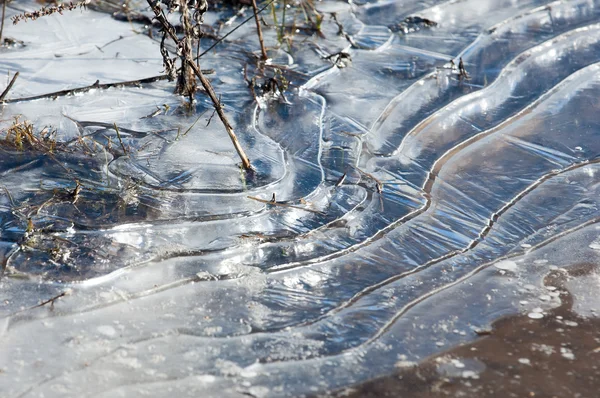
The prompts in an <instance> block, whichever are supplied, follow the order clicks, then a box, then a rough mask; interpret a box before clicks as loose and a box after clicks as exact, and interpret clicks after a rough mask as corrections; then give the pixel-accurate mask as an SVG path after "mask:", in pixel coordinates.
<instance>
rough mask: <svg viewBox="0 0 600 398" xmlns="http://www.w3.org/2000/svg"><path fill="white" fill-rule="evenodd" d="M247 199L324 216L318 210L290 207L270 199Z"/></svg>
mask: <svg viewBox="0 0 600 398" xmlns="http://www.w3.org/2000/svg"><path fill="white" fill-rule="evenodd" d="M274 198H275V194H273V199H274ZM248 199H252V200H256V201H257V202H260V203H265V204H268V205H272V206H279V207H288V208H292V209H298V210H304V211H308V212H311V213H315V214H323V215H324V214H325V213H323V212H322V211H319V210H313V209H309V208H307V207H300V206H295V205H290V204H287V203H281V202H276V201H274V200H273V199H271V200H267V199H261V198H257V197H256V196H248Z"/></svg>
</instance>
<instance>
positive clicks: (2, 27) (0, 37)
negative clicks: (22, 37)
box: [0, 0, 8, 45]
mask: <svg viewBox="0 0 600 398" xmlns="http://www.w3.org/2000/svg"><path fill="white" fill-rule="evenodd" d="M7 2H8V0H3V1H2V24H1V25H0V45H1V44H2V32H4V17H6V3H7Z"/></svg>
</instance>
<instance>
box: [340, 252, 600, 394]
mask: <svg viewBox="0 0 600 398" xmlns="http://www.w3.org/2000/svg"><path fill="white" fill-rule="evenodd" d="M596 269H597V265H593V264H579V265H577V266H573V267H571V268H570V269H569V271H568V273H564V272H560V271H556V272H552V273H550V274H549V275H548V276H547V277H546V279H545V281H544V282H545V284H546V285H547V286H556V287H558V288H559V291H560V292H561V299H562V302H563V304H562V305H561V306H560V307H559V308H556V309H554V310H550V311H548V312H547V313H546V315H545V316H544V317H543V318H541V319H532V318H530V317H529V316H528V314H525V315H519V316H514V317H509V318H503V319H500V320H498V321H496V322H495V323H494V324H493V326H492V328H491V330H490V331H489V332H488V333H489V334H486V335H484V336H482V337H480V338H479V339H478V340H476V341H475V342H473V343H471V344H467V345H463V346H460V347H457V348H455V349H452V350H450V351H447V352H445V353H443V354H440V355H436V356H434V357H431V358H428V359H426V360H425V361H423V362H422V363H420V364H419V365H417V366H409V367H405V368H402V369H401V370H399V371H398V373H396V374H394V375H391V376H387V377H382V378H379V379H375V380H372V381H369V382H367V383H365V384H362V385H359V386H354V387H352V388H347V389H344V390H342V391H337V392H335V393H334V394H331V395H330V396H334V397H411V398H415V397H416V398H420V397H478V398H485V397H544V398H545V397H549V398H550V397H556V398H563V397H564V398H575V397H581V398H595V397H598V396H600V319H597V318H582V317H581V316H579V315H577V314H576V313H574V312H573V311H572V307H573V297H572V296H571V294H570V293H569V292H568V291H567V290H566V289H565V282H566V280H567V279H569V278H576V277H585V276H586V275H589V273H591V272H596V271H595V270H596Z"/></svg>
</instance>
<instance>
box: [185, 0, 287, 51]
mask: <svg viewBox="0 0 600 398" xmlns="http://www.w3.org/2000/svg"><path fill="white" fill-rule="evenodd" d="M274 2H275V0H270V1H269V2H268V3H267V4H265V5H264V6H262V7H261V8H260V9H259V10H258V12H257V13H256V14H260V13H261V12H263V11H264V10H265V9H266V8H267V7H268V6H270V5H271V4H273V3H274ZM252 18H254V14H253V15H251V16H249V17H248V18H246V19H244V20H243V21H242V22H241V23H240V24H239V25H238V26H236V27H235V28H233V29H231V30H230V31H229V32H228V33H227V34H226V35H224V36H223V37H221V38H220V39H219V40H217V41H215V42H214V43H213V44H212V46H210V47H208V48H207V49H206V50H204V52H203V53H202V54H200V55H198V56H197V57H196V58H201V57H202V56H203V55H205V54H206V53H208V52H209V51H210V50H212V49H213V48H215V47H216V46H217V45H218V44H219V43H221V42H222V41H223V40H225V39H226V38H227V36H229V35H230V34H232V33H233V32H235V31H236V30H238V29H239V28H241V27H242V26H243V25H244V24H246V23H247V22H248V21H250V20H251V19H252Z"/></svg>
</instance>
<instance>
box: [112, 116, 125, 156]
mask: <svg viewBox="0 0 600 398" xmlns="http://www.w3.org/2000/svg"><path fill="white" fill-rule="evenodd" d="M113 126H115V131H116V132H117V138H118V139H119V143H120V144H121V148H123V152H125V155H127V156H129V152H127V148H125V144H123V140H122V139H121V132H120V131H119V128H118V127H117V123H113Z"/></svg>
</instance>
